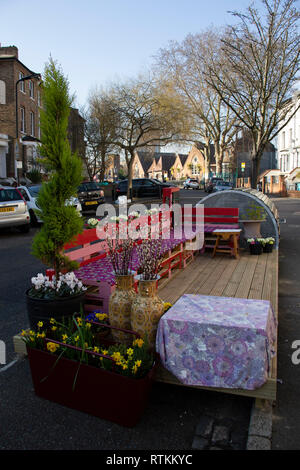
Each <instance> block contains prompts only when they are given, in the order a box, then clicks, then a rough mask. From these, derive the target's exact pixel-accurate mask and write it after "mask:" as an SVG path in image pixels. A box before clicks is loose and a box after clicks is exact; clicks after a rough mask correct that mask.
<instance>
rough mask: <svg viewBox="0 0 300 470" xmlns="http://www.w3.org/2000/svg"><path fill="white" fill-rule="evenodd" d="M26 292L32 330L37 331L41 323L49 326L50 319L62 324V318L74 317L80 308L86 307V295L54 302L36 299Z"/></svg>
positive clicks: (82, 294) (57, 299)
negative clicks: (37, 326)
mask: <svg viewBox="0 0 300 470" xmlns="http://www.w3.org/2000/svg"><path fill="white" fill-rule="evenodd" d="M28 292H29V289H28V290H27V292H26V305H27V313H28V319H29V325H30V328H31V329H35V328H36V325H37V323H38V322H39V321H42V322H43V323H44V325H45V326H47V325H49V320H50V318H52V317H53V318H55V319H56V320H57V321H59V322H61V321H62V318H63V317H64V318H67V317H72V315H73V314H74V313H75V312H78V313H79V312H80V308H83V306H84V296H85V293H84V292H83V293H81V294H78V295H73V296H69V297H58V298H56V299H53V300H49V299H36V298H34V297H30V296H29V295H28Z"/></svg>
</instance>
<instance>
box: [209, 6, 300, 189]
mask: <svg viewBox="0 0 300 470" xmlns="http://www.w3.org/2000/svg"><path fill="white" fill-rule="evenodd" d="M261 3H262V5H263V7H264V12H263V13H262V12H261V11H259V10H257V9H256V8H255V7H254V6H252V5H251V6H249V7H248V8H247V10H246V13H245V14H243V13H239V12H232V14H233V15H234V17H235V18H237V19H238V24H236V25H234V26H229V27H228V28H227V30H226V31H225V33H224V37H223V39H222V49H221V53H220V54H219V57H218V58H217V59H216V61H214V62H210V63H209V64H208V73H207V74H206V80H207V82H208V83H209V85H210V86H211V87H213V89H214V90H215V91H216V92H217V93H218V95H219V96H220V98H221V99H222V100H223V101H224V102H225V103H226V105H227V106H228V107H229V108H230V109H231V110H232V111H233V112H234V114H235V115H236V117H237V118H238V119H239V121H240V122H241V123H242V125H243V126H244V127H245V128H247V129H248V130H249V133H250V135H251V140H252V152H251V159H252V178H251V184H252V187H254V188H255V187H256V183H257V178H258V175H259V168H260V161H261V157H262V154H263V152H264V149H265V147H266V145H267V143H268V142H271V141H272V140H273V139H274V137H276V136H277V134H278V133H279V132H280V130H281V129H282V128H283V127H284V125H286V123H287V122H288V120H289V119H291V118H292V116H293V115H294V113H295V112H296V111H297V109H295V110H294V112H291V110H292V106H293V104H292V102H291V101H289V100H288V98H289V96H290V93H291V91H292V87H293V85H294V83H295V80H296V79H297V74H298V72H299V53H300V47H299V46H300V41H299V39H300V36H299V33H298V30H297V26H298V25H297V23H298V21H299V11H298V10H297V9H296V8H295V3H296V1H295V0H261ZM286 118H287V119H286ZM284 120H285V121H284Z"/></svg>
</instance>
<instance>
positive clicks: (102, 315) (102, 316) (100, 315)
mask: <svg viewBox="0 0 300 470" xmlns="http://www.w3.org/2000/svg"><path fill="white" fill-rule="evenodd" d="M96 318H97V320H99V321H103V320H106V319H107V318H108V315H106V313H96Z"/></svg>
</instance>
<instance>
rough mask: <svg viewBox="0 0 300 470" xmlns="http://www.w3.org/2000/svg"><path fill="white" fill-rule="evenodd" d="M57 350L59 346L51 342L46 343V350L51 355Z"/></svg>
mask: <svg viewBox="0 0 300 470" xmlns="http://www.w3.org/2000/svg"><path fill="white" fill-rule="evenodd" d="M58 348H59V344H56V343H51V342H49V343H47V349H48V351H50V352H52V353H55V352H56V351H57V349H58Z"/></svg>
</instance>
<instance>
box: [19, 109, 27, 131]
mask: <svg viewBox="0 0 300 470" xmlns="http://www.w3.org/2000/svg"><path fill="white" fill-rule="evenodd" d="M20 112H21V121H20V130H21V132H25V130H26V127H25V108H23V107H21V108H20Z"/></svg>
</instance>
